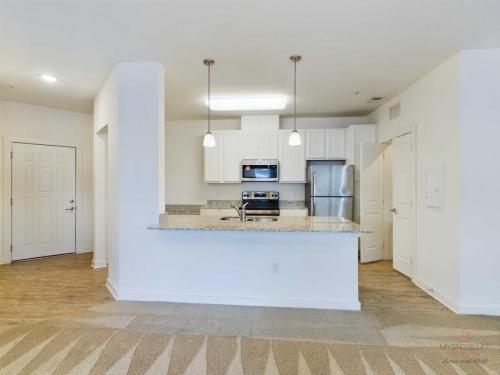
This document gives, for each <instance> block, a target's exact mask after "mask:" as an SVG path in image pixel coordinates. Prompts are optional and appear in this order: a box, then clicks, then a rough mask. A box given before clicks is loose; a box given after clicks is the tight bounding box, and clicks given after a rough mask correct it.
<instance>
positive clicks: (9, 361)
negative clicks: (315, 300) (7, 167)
mask: <svg viewBox="0 0 500 375" xmlns="http://www.w3.org/2000/svg"><path fill="white" fill-rule="evenodd" d="M194 306H197V308H198V310H196V309H195V311H191V312H189V313H186V314H187V315H190V314H191V315H190V316H191V318H189V319H188V318H187V317H186V316H184V319H187V320H185V321H184V322H185V323H184V324H185V325H184V331H186V329H187V328H186V327H187V325H189V326H190V327H193V321H199V320H200V319H201V320H203V317H202V316H201V315H199V314H198V315H197V313H196V312H197V311H209V312H210V311H211V314H209V315H205V318H207V317H208V320H209V321H212V322H213V321H217V320H218V319H222V321H224V319H227V320H229V321H230V320H231V319H234V317H235V316H237V315H238V311H239V312H240V315H241V314H243V313H242V311H245V313H248V314H253V315H254V317H255V318H257V317H256V316H255V315H256V314H257V312H256V311H257V310H252V309H250V310H246V309H244V310H242V308H238V307H226V308H225V309H224V310H223V312H221V310H220V309H221V308H220V307H213V306H212V307H211V306H204V305H194ZM185 308H187V309H193V308H194V307H190V306H189V305H188V307H185ZM211 309H212V310H211ZM213 309H218V310H217V314H215V312H214V310H213ZM93 310H94V311H87V312H84V313H81V314H76V315H72V316H65V317H61V318H58V319H48V320H43V319H42V320H37V321H17V320H2V321H1V326H0V375H2V374H8V375H11V374H75V375H78V374H169V375H175V374H228V375H232V374H242V375H243V374H244V375H254V374H255V375H258V374H300V375H302V374H346V375H348V374H497V373H499V372H500V327H498V321H497V320H491V321H490V323H485V321H484V319H481V320H480V322H481V323H477V324H480V326H477V328H476V329H467V330H463V329H457V328H453V327H446V326H447V325H448V326H449V325H450V324H446V323H444V324H443V325H442V326H441V327H440V326H439V325H434V326H422V325H420V324H416V325H409V324H402V325H396V326H390V327H384V325H383V324H382V325H381V326H380V327H379V329H380V332H381V337H382V339H381V340H382V341H378V340H379V339H378V338H370V337H367V338H363V337H362V336H358V335H353V336H351V337H348V336H345V335H339V336H337V338H338V340H336V339H335V337H332V338H331V339H329V340H314V341H313V340H311V341H304V340H295V339H290V338H289V339H279V338H277V336H279V335H278V334H277V333H274V334H272V335H270V336H271V337H268V338H265V337H261V338H258V337H242V336H222V335H215V334H209V335H200V334H182V333H181V332H182V331H183V326H181V325H180V323H179V321H177V322H176V321H175V319H176V318H175V315H174V314H173V313H172V304H154V303H153V304H148V303H132V304H131V303H121V302H113V303H110V304H103V305H101V306H98V307H96V308H95V309H93ZM258 311H259V314H260V315H259V317H258V318H259V319H262V314H263V312H262V310H258ZM274 311H276V313H277V314H280V315H278V317H279V316H281V317H283V314H286V313H287V312H288V313H289V314H298V313H300V314H306V315H307V312H308V313H309V314H308V315H307V316H306V315H301V316H299V317H300V318H301V319H302V322H307V321H308V317H309V318H310V321H311V322H316V324H317V326H318V327H319V326H322V325H323V326H326V325H328V326H332V325H333V326H335V324H332V323H328V317H330V318H332V319H333V320H340V321H339V324H342V326H343V327H346V326H345V324H351V326H350V327H352V329H353V330H354V331H356V327H358V328H359V326H363V324H364V323H361V322H362V321H364V319H365V318H364V315H365V314H363V313H359V314H358V316H359V317H363V320H360V321H352V320H351V321H350V322H348V321H346V319H347V318H346V317H347V316H350V315H352V314H353V313H351V312H324V314H333V315H325V316H321V315H318V314H319V313H320V312H318V311H314V310H293V309H289V310H287V309H274ZM264 312H265V311H264ZM216 315H217V316H216ZM354 315H356V313H354ZM290 317H291V315H290V316H289V317H288V318H287V320H288V325H287V327H290V324H291V322H292V321H293V319H291V318H290ZM181 318H182V317H181V316H179V315H177V319H181ZM241 318H242V319H245V316H241ZM264 318H265V317H264ZM457 319H459V317H457ZM333 320H332V321H333ZM241 321H243V320H241ZM186 322H187V323H186ZM368 322H369V323H370V324H371V325H373V324H374V322H373V321H372V318H368ZM478 322H479V321H478ZM486 322H488V320H486ZM327 323H328V324H327ZM455 323H456V322H455ZM221 324H222V323H221ZM451 325H456V324H451ZM469 325H471V326H474V322H473V321H469ZM174 326H175V327H174ZM173 327H174V328H175V329H174V328H173ZM221 327H222V325H221V326H219V327H218V328H216V329H217V330H220V329H221ZM347 327H349V326H347ZM214 329H215V328H214V327H212V328H210V326H207V328H206V330H207V331H210V330H212V332H213V333H215V332H216V331H214ZM366 329H367V330H369V329H370V326H369V325H366ZM196 330H199V331H202V330H203V328H200V327H198V328H196ZM283 332H287V330H286V329H285V330H284V331H283ZM339 332H340V331H339ZM290 335H291V334H290V332H288V336H290ZM283 336H284V335H283ZM356 340H358V343H345V341H353V342H355V341H356ZM339 341H343V343H342V342H339ZM373 342H379V344H372V343H373ZM388 342H390V343H391V345H388V344H387V343H388Z"/></svg>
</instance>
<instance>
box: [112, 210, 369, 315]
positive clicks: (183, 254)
mask: <svg viewBox="0 0 500 375" xmlns="http://www.w3.org/2000/svg"><path fill="white" fill-rule="evenodd" d="M148 229H150V234H151V235H153V236H154V243H155V246H153V247H152V248H149V249H148V250H147V251H148V256H150V257H151V259H154V262H150V263H148V265H149V266H148V269H146V270H143V271H142V273H141V275H140V276H139V277H138V276H137V275H136V276H135V277H134V278H135V280H136V281H135V282H134V283H133V284H132V285H133V287H134V289H133V290H121V291H120V292H119V295H118V296H117V297H118V299H121V300H147V301H170V302H191V303H214V304H230V305H246V306H276V307H297V308H325V309H346V310H359V309H360V303H359V299H358V237H359V236H360V235H361V231H360V228H359V226H358V224H355V223H353V222H351V221H349V220H345V219H342V218H332V217H325V218H323V217H279V218H277V219H276V221H268V220H265V221H253V222H249V221H245V222H241V221H240V220H239V218H236V217H235V218H229V219H227V218H226V219H225V220H221V218H220V217H206V216H198V215H168V216H167V215H163V216H162V217H161V219H160V223H159V224H157V225H154V226H151V227H150V228H148ZM151 252H152V253H151ZM137 280H141V282H140V283H138V282H137ZM125 285H126V283H125Z"/></svg>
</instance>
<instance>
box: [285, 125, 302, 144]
mask: <svg viewBox="0 0 500 375" xmlns="http://www.w3.org/2000/svg"><path fill="white" fill-rule="evenodd" d="M288 144H289V145H290V146H300V145H301V144H302V139H300V134H299V131H298V130H296V129H295V130H292V132H291V133H290V137H289V138H288Z"/></svg>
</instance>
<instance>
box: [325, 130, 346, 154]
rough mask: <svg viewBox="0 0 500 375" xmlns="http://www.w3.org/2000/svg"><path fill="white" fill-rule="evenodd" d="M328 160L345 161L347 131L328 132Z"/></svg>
mask: <svg viewBox="0 0 500 375" xmlns="http://www.w3.org/2000/svg"><path fill="white" fill-rule="evenodd" d="M326 158H327V159H345V158H346V156H345V129H328V130H327V131H326Z"/></svg>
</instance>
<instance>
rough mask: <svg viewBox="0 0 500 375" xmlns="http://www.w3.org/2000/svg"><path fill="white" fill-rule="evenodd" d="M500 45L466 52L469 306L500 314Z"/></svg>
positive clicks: (464, 259)
mask: <svg viewBox="0 0 500 375" xmlns="http://www.w3.org/2000/svg"><path fill="white" fill-rule="evenodd" d="M499 67H500V49H494V50H474V51H463V52H461V53H460V102H461V106H460V150H461V155H460V187H461V191H460V200H461V216H460V218H461V223H460V232H459V233H460V237H461V254H462V256H461V261H460V269H461V273H460V284H461V305H462V310H463V312H470V313H477V312H483V313H496V314H499V315H500V245H499V242H498V238H499V237H498V227H499V225H500V198H499V194H500V153H499V151H498V150H499V143H498V142H499V139H500V69H499Z"/></svg>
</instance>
